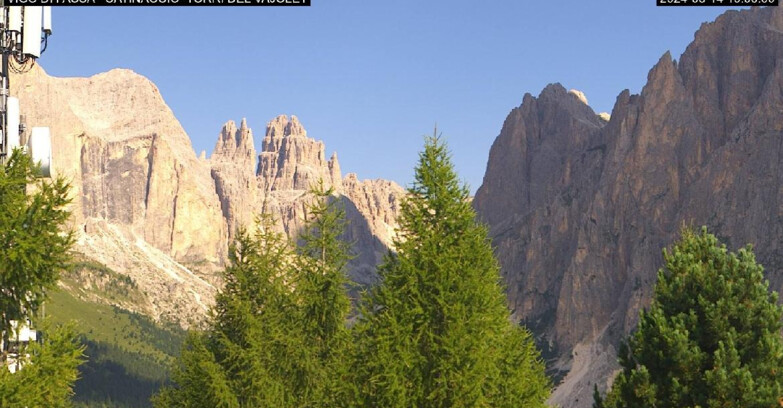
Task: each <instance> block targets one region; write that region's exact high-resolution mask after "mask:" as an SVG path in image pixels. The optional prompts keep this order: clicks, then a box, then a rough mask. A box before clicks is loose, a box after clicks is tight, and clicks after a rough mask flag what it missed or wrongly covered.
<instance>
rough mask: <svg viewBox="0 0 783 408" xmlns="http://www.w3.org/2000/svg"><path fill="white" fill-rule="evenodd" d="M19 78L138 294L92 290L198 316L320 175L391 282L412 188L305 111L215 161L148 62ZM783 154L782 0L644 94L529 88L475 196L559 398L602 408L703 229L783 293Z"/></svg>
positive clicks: (87, 249)
mask: <svg viewBox="0 0 783 408" xmlns="http://www.w3.org/2000/svg"><path fill="white" fill-rule="evenodd" d="M11 84H12V94H14V95H18V96H19V98H20V100H21V107H22V113H23V114H25V115H26V122H27V123H28V125H29V126H40V125H48V126H49V127H50V128H51V129H52V134H53V135H54V141H53V151H54V166H55V168H56V171H57V172H58V173H59V174H61V175H63V176H65V177H67V178H68V179H69V180H71V182H72V185H73V198H74V200H73V203H72V209H73V217H72V221H71V222H72V227H73V229H74V230H75V231H76V232H77V236H78V244H77V251H78V252H80V253H81V254H83V255H80V256H83V257H85V259H87V261H88V262H90V263H92V264H95V265H101V267H105V268H108V269H109V270H111V271H114V272H113V273H116V274H119V275H121V276H126V277H127V278H128V279H130V281H131V282H133V285H134V288H136V289H134V290H135V292H134V293H135V294H136V295H134V296H133V300H132V301H131V300H128V299H127V298H124V297H119V298H114V299H111V298H109V297H106V296H101V295H100V291H98V292H95V291H93V292H90V293H92V294H91V295H87V294H85V293H83V292H80V291H79V290H78V289H79V288H76V287H74V285H76V286H78V284H73V281H71V284H69V285H65V284H64V287H66V289H67V290H70V292H71V293H72V294H73V295H74V296H78V297H80V298H82V300H87V301H92V302H99V303H108V304H111V305H113V306H116V307H120V308H123V309H126V310H129V311H131V312H136V313H139V314H143V315H146V316H149V317H151V318H152V319H153V320H155V321H157V322H174V323H177V324H179V325H181V326H183V327H190V326H193V325H196V326H197V325H198V324H200V322H202V321H203V319H204V318H205V317H206V315H207V309H208V307H209V305H210V304H211V302H212V300H213V297H214V294H215V291H216V288H219V287H220V284H221V282H220V277H219V276H220V275H219V271H220V270H221V269H222V268H223V267H224V266H225V264H226V262H227V253H228V247H229V244H230V242H231V239H232V238H233V236H234V234H235V232H236V231H237V228H239V227H247V228H252V226H253V220H254V217H255V216H256V215H257V214H259V213H261V212H267V213H270V214H273V216H274V217H276V219H277V220H278V223H277V225H278V227H279V228H280V230H281V231H284V232H286V233H287V234H288V235H289V236H291V237H294V236H295V235H296V233H297V231H298V230H299V229H300V228H301V226H302V223H303V220H304V218H305V217H306V203H307V201H308V200H309V198H310V197H311V196H310V194H309V193H308V190H309V188H310V187H311V186H312V185H313V183H315V182H317V181H319V180H320V181H323V183H324V184H325V185H326V186H327V187H333V188H334V190H335V197H336V198H338V199H340V200H341V201H342V202H343V203H344V207H345V209H346V211H347V214H348V219H349V220H350V223H349V227H348V230H347V231H346V234H345V235H346V237H345V238H347V239H348V240H350V241H351V242H354V243H355V254H356V258H355V259H354V260H353V261H352V264H351V266H350V274H351V278H352V279H353V280H354V281H356V282H358V283H360V284H364V285H369V284H373V283H374V282H376V280H377V275H376V274H375V272H374V270H375V265H376V264H377V263H378V262H379V261H380V260H381V257H382V256H383V254H384V253H386V251H388V250H389V249H392V248H391V243H392V239H393V237H394V228H395V227H396V225H397V224H396V217H397V216H398V215H399V204H400V201H401V200H402V199H403V197H404V194H405V192H404V190H403V189H402V188H401V187H400V186H399V185H397V184H396V183H394V182H390V181H385V180H360V179H359V178H358V177H357V176H356V175H355V174H350V173H349V174H343V173H342V171H341V169H340V165H339V162H338V159H337V155H336V154H332V155H331V156H329V159H327V155H326V149H325V145H324V143H323V142H319V141H316V140H314V139H312V138H310V137H309V136H308V135H307V132H306V131H305V129H304V127H303V125H302V124H301V123H300V122H299V120H298V119H297V118H296V117H295V116H290V117H289V116H278V117H276V118H274V119H272V120H271V121H270V122H269V123H268V124H267V125H266V127H265V132H264V136H263V138H262V139H261V141H260V146H261V148H260V149H259V150H256V145H257V141H256V140H255V138H254V136H253V132H252V130H251V128H250V126H249V125H248V124H247V123H246V121H245V120H242V121H240V123H239V125H237V124H236V122H234V121H227V122H226V123H225V124H224V125H223V126H222V128H221V129H215V131H216V134H217V137H216V144H215V149H214V151H213V152H212V154H211V155H210V156H209V157H206V155H205V154H202V155H201V156H200V157H197V156H196V154H195V152H194V151H193V147H192V145H191V143H190V140H189V138H188V136H187V134H186V133H185V131H184V130H183V128H182V126H181V125H180V124H179V122H178V121H177V120H176V118H175V117H174V115H173V113H172V112H171V110H170V109H169V108H168V107H167V106H166V104H165V102H164V100H163V98H162V96H161V95H160V92H159V91H158V89H157V88H156V87H155V85H154V84H152V83H151V82H150V81H149V80H147V79H146V78H144V77H142V76H140V75H138V74H136V73H133V72H131V71H129V70H122V69H117V70H112V71H109V72H107V73H103V74H98V75H95V76H93V77H90V78H54V77H51V76H49V75H47V74H46V73H45V72H44V71H43V69H41V68H40V67H37V66H36V67H34V68H33V69H32V70H30V71H29V72H27V73H25V74H22V75H15V76H14V77H13V78H12V81H11ZM379 154H380V153H379ZM781 164H783V11H781V10H779V8H778V7H768V8H752V9H750V10H742V11H729V12H726V13H725V14H723V15H722V16H720V17H719V18H718V19H717V20H716V21H714V22H711V23H705V24H704V25H702V27H701V28H700V29H699V30H698V31H697V32H696V34H695V36H694V40H693V42H692V43H691V44H690V45H689V46H688V48H687V49H686V51H685V52H684V53H683V55H682V56H681V57H680V59H679V61H677V60H674V59H673V58H672V56H671V55H670V54H669V53H665V54H663V56H662V57H661V58H660V60H659V61H658V63H657V64H656V65H655V66H654V67H653V68H652V69H651V70H650V72H649V74H648V79H647V83H646V85H645V86H644V88H643V89H642V91H641V93H640V94H631V93H630V92H629V91H628V90H625V91H623V92H621V93H620V94H619V95H618V97H617V100H616V103H615V105H614V108H613V109H612V112H611V114H598V113H596V112H594V111H593V109H592V108H591V107H590V106H589V105H588V104H587V99H586V98H585V97H584V95H582V94H581V93H580V92H578V91H573V90H572V91H568V90H567V89H566V88H565V87H563V86H561V85H559V84H551V85H549V86H547V87H546V88H545V89H544V90H543V91H541V93H540V94H539V95H538V96H532V95H531V94H526V95H525V96H524V97H523V98H522V103H521V105H520V106H519V107H517V108H514V109H513V110H512V111H511V113H510V114H509V115H508V117H507V118H506V120H505V122H504V123H503V124H502V128H501V130H500V134H499V136H497V138H496V140H495V142H494V144H493V145H492V148H491V150H490V152H489V159H488V163H487V170H486V173H485V176H484V180H483V183H482V185H481V187H480V188H479V189H478V192H477V194H476V196H475V198H474V201H473V205H474V207H475V209H476V211H477V213H478V216H479V218H480V220H482V221H483V222H486V223H487V224H488V225H489V228H490V235H491V238H492V240H493V245H494V247H495V251H496V255H497V257H498V259H499V261H500V263H501V266H502V274H503V279H504V283H505V285H506V288H507V293H508V301H509V307H510V308H511V309H512V311H513V316H514V318H515V319H518V320H519V321H520V322H521V323H524V324H526V325H527V326H528V327H529V328H530V329H531V330H532V331H533V333H534V334H535V336H536V338H537V339H538V344H539V346H540V347H541V348H542V351H543V355H544V357H545V358H546V359H547V362H548V366H549V368H550V373H551V374H553V377H554V378H555V382H556V385H557V387H556V389H555V391H554V393H553V396H552V398H551V402H553V403H556V404H559V405H560V406H562V407H564V408H570V407H588V406H590V405H591V404H592V398H591V395H592V391H593V386H594V385H597V386H598V388H599V390H605V389H606V388H607V386H608V385H609V383H610V382H611V378H612V377H613V373H614V372H615V370H617V368H618V365H617V363H616V354H617V346H618V344H619V342H620V341H621V340H622V339H623V338H624V336H626V335H627V334H628V333H629V332H630V331H631V330H633V328H634V326H635V324H636V322H637V318H638V313H639V311H640V309H641V308H643V307H644V306H645V305H647V304H649V301H650V297H651V294H652V288H653V285H654V284H655V279H656V272H657V270H658V268H660V267H661V265H662V256H661V250H662V248H665V247H667V246H669V245H671V243H672V242H673V241H674V240H675V239H676V238H677V236H678V232H679V231H680V229H681V228H682V227H683V226H700V225H706V226H707V227H708V228H709V229H710V230H711V231H712V232H713V233H715V234H716V235H717V236H718V237H719V238H720V239H721V240H722V241H723V242H724V243H726V244H727V245H728V246H729V247H730V248H731V249H736V248H738V247H740V246H744V245H745V244H746V243H751V244H753V245H754V249H755V252H756V254H757V257H758V259H759V261H760V262H761V263H762V264H763V265H765V266H766V269H767V276H768V278H769V280H770V282H771V287H772V289H774V290H778V291H780V289H782V288H783V273H781V272H780V268H781V267H783V252H782V251H783V247H781V245H783V166H782V165H781ZM94 269H95V268H94ZM97 269H98V270H99V269H100V267H97ZM110 276H114V275H110ZM76 281H77V282H82V283H85V282H88V283H89V282H94V280H89V279H87V280H85V279H82V280H78V279H77V280H76ZM96 293H97V294H96Z"/></svg>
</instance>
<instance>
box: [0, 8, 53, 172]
mask: <svg viewBox="0 0 783 408" xmlns="http://www.w3.org/2000/svg"><path fill="white" fill-rule="evenodd" d="M1 3H2V2H0V4H1ZM51 34H52V8H51V6H2V16H0V52H2V62H1V65H2V67H0V164H3V165H4V164H5V162H6V161H7V160H8V158H9V157H10V156H11V153H13V150H14V149H15V148H18V147H23V148H25V147H26V151H27V153H28V154H30V155H31V156H32V157H33V161H35V162H38V163H40V165H41V173H42V174H41V176H43V177H49V175H50V173H51V138H50V137H49V129H48V128H33V129H32V132H31V133H32V134H31V135H30V137H29V138H25V136H26V132H25V130H26V126H25V123H23V122H22V121H21V117H20V110H19V99H17V98H15V97H13V96H11V94H10V90H11V73H12V72H13V73H24V72H27V71H29V70H30V69H31V68H32V67H33V65H34V64H35V60H36V59H38V57H40V56H41V53H42V52H44V51H45V50H46V46H47V43H48V40H49V36H50V35H51ZM24 139H27V140H24ZM23 142H24V143H23Z"/></svg>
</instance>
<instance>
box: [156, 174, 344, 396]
mask: <svg viewBox="0 0 783 408" xmlns="http://www.w3.org/2000/svg"><path fill="white" fill-rule="evenodd" d="M331 193H332V192H331V191H324V190H323V189H319V190H315V191H313V194H314V203H313V204H311V205H309V206H308V207H307V208H308V213H309V217H308V219H307V220H306V224H305V228H304V231H303V232H302V233H301V234H300V236H299V241H300V245H298V246H297V247H296V248H292V246H291V244H290V243H289V242H288V241H287V239H285V237H283V236H282V234H280V233H277V232H275V231H274V226H273V223H272V220H271V219H270V218H269V217H261V219H260V221H259V228H258V229H257V231H256V232H255V233H253V234H250V233H248V232H246V231H243V230H240V231H239V233H238V234H237V239H236V242H235V244H234V245H232V248H231V251H230V254H231V255H230V261H231V265H230V266H229V267H228V268H227V269H226V270H225V273H224V280H225V282H226V284H225V288H224V289H223V291H221V293H220V294H219V295H218V296H217V298H216V305H215V307H214V309H213V313H212V317H211V321H210V324H209V328H208V329H207V330H206V331H205V332H202V333H197V332H192V333H190V335H189V338H188V340H187V341H186V343H185V346H184V347H183V351H182V355H181V358H180V359H179V362H178V364H177V366H176V367H175V368H174V370H173V374H172V378H173V381H174V383H175V384H176V386H173V387H167V388H164V389H163V390H162V391H161V393H160V394H159V395H157V396H156V397H155V398H154V400H153V402H154V405H155V406H157V407H204V408H206V407H226V408H233V407H281V408H285V407H291V408H294V407H295V408H301V407H325V406H334V404H335V403H336V402H335V401H337V399H338V397H337V394H336V393H337V391H338V390H339V387H338V385H339V380H340V375H336V376H335V375H333V374H334V373H335V372H338V371H339V370H341V368H340V367H344V366H345V364H344V363H343V361H344V358H343V356H342V353H343V349H344V347H346V345H347V340H348V335H347V329H346V327H345V322H346V317H347V314H348V311H349V310H350V301H349V300H348V297H347V292H346V288H345V283H346V278H345V271H344V268H345V265H346V263H347V260H348V255H347V251H348V249H347V246H346V244H344V243H342V241H340V240H339V236H340V235H341V234H342V228H343V221H342V219H343V215H342V212H341V211H340V210H339V208H337V207H336V202H335V201H334V200H332V197H331Z"/></svg>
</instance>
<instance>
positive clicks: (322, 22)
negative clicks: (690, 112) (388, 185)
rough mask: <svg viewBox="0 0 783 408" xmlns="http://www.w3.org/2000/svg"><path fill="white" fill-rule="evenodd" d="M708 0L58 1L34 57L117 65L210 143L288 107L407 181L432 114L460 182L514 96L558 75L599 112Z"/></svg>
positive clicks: (689, 31)
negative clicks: (48, 33) (674, 3)
mask: <svg viewBox="0 0 783 408" xmlns="http://www.w3.org/2000/svg"><path fill="white" fill-rule="evenodd" d="M726 9H727V8H723V7H701V8H691V7H656V6H655V0H598V1H584V0H558V1H545V0H544V1H542V0H539V1H528V0H491V1H477V0H429V1H422V0H418V1H417V0H386V1H381V0H373V1H370V0H313V5H312V6H311V7H280V8H277V7H86V8H85V7H60V8H55V9H54V12H53V24H54V35H53V36H52V37H51V38H50V41H49V49H48V50H47V51H46V53H44V54H43V56H42V58H41V59H40V63H41V65H42V66H43V67H44V68H45V69H46V70H47V71H48V72H49V74H51V75H54V76H89V75H92V74H96V73H99V72H103V71H107V70H110V69H112V68H116V67H122V68H130V69H132V70H134V71H136V72H138V73H140V74H142V75H144V76H146V77H148V78H150V79H151V80H152V81H153V82H155V84H157V86H158V87H159V88H160V90H161V93H162V94H163V97H164V99H165V100H166V102H167V103H168V105H169V106H170V107H171V109H172V110H173V111H174V113H175V114H176V116H177V118H178V119H179V120H180V122H181V123H182V125H183V126H184V128H185V130H186V131H187V132H188V134H189V135H190V137H191V139H192V141H193V146H194V149H195V150H196V151H197V152H200V151H201V150H206V151H207V154H210V153H211V152H212V149H213V147H214V145H215V141H216V139H217V134H218V132H219V130H220V127H221V125H222V124H223V123H224V122H226V121H227V120H229V119H233V120H235V121H239V120H240V119H241V118H243V117H246V118H247V120H248V123H249V125H250V126H251V127H252V128H253V130H254V132H255V134H256V148H257V149H260V147H261V138H262V137H263V133H264V128H265V125H266V122H267V121H269V120H270V119H272V118H273V117H275V116H277V115H279V114H289V115H290V114H295V115H297V116H298V117H299V119H300V120H301V121H302V123H303V124H304V126H305V128H306V129H307V131H308V133H309V135H310V136H311V137H315V138H316V139H320V140H323V141H324V142H325V143H326V148H327V157H328V155H330V154H331V152H332V151H337V152H338V155H339V158H340V164H341V166H342V169H343V172H355V173H358V175H359V177H360V178H385V179H391V180H395V181H397V182H399V183H400V184H403V185H408V184H409V183H410V182H411V180H412V168H413V166H414V165H415V162H416V158H417V153H418V151H419V149H420V148H421V146H422V142H423V138H422V136H423V135H425V134H429V133H431V132H432V129H433V126H434V125H435V124H436V123H437V125H438V128H439V130H440V131H441V132H442V133H443V135H444V136H445V137H446V138H447V140H448V142H449V144H450V147H451V150H452V152H453V155H454V161H455V163H456V166H457V170H458V171H459V173H460V176H461V177H462V178H463V179H464V180H465V181H466V182H468V183H469V185H470V187H471V190H472V191H475V190H476V189H477V188H478V186H479V185H480V184H481V180H482V178H483V175H484V170H485V168H486V161H487V157H488V154H489V148H490V146H491V144H492V141H493V140H494V139H495V137H496V136H497V135H498V133H499V131H500V128H501V126H502V124H503V120H504V119H505V117H506V115H507V114H508V113H509V111H510V110H511V109H512V108H514V107H516V106H518V105H519V104H520V103H521V101H522V97H523V95H524V94H525V93H526V92H530V93H532V94H534V95H537V94H538V93H539V92H540V91H541V89H542V88H543V87H544V86H546V84H548V83H551V82H560V83H562V84H563V85H564V86H565V87H566V88H569V89H570V88H576V89H579V90H582V91H583V92H585V94H586V95H587V98H588V99H589V101H590V105H591V106H593V108H594V109H595V110H596V112H601V111H611V108H612V106H613V104H614V101H615V98H616V96H617V94H618V93H619V92H620V91H622V90H623V89H625V88H628V89H630V90H631V92H635V93H636V92H639V91H640V90H641V87H642V86H643V85H644V83H645V81H646V78H647V72H648V71H649V69H650V68H651V67H652V66H653V64H654V63H655V62H656V61H657V60H658V58H659V57H660V56H661V55H662V54H663V53H664V52H665V51H667V50H671V51H672V55H673V56H674V57H675V58H678V57H679V55H680V54H681V53H682V52H683V51H684V49H685V47H686V45H687V44H688V43H689V42H690V41H691V40H692V39H693V33H694V32H695V31H696V30H697V29H698V28H699V25H700V24H701V23H702V22H705V21H711V20H712V19H714V18H715V17H716V16H717V15H718V14H720V13H721V12H723V11H725V10H726Z"/></svg>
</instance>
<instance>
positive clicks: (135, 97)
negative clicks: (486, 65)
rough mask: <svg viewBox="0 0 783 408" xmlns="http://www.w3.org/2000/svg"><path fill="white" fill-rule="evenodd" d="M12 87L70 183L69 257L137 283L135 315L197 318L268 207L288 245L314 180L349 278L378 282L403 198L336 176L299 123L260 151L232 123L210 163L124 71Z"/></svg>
mask: <svg viewBox="0 0 783 408" xmlns="http://www.w3.org/2000/svg"><path fill="white" fill-rule="evenodd" d="M11 83H12V93H13V94H14V95H17V96H18V97H19V98H20V101H21V106H22V113H23V114H24V115H26V122H27V124H28V127H32V126H49V127H50V128H51V130H52V135H53V148H52V150H53V161H54V166H55V171H56V173H57V174H59V175H62V176H65V177H66V178H67V179H68V180H70V181H71V184H72V196H73V202H72V204H71V208H72V211H73V216H72V219H71V224H72V227H73V229H74V230H75V231H76V232H77V236H78V244H77V250H78V251H80V252H83V253H84V254H85V255H87V256H88V257H90V258H92V259H94V260H96V261H98V262H100V263H102V264H105V265H106V266H108V267H109V268H112V269H114V270H115V271H117V272H120V273H123V274H127V275H129V276H130V277H132V278H133V279H134V281H135V282H136V283H137V284H138V285H139V288H140V290H141V292H142V293H146V294H147V297H148V298H147V299H145V301H143V302H141V303H140V304H139V305H137V307H136V309H137V310H136V311H139V312H142V313H146V314H148V315H150V316H152V317H154V318H156V319H165V320H173V321H177V322H180V323H182V324H183V325H184V326H188V325H192V324H197V323H198V322H200V321H202V320H203V318H204V317H205V316H206V311H207V309H208V307H209V306H210V305H211V304H212V302H213V299H214V294H215V292H216V290H217V288H219V287H220V284H221V282H220V278H219V271H220V270H221V269H222V268H223V266H224V265H225V262H226V261H227V253H228V246H229V243H230V242H231V239H232V238H233V236H234V234H235V232H236V230H237V229H238V228H240V227H243V226H244V227H248V228H252V227H253V225H254V219H255V217H256V215H257V214H258V213H259V212H261V211H267V212H270V213H272V214H273V215H274V216H275V217H276V219H277V222H278V225H279V227H280V229H281V230H282V231H285V232H287V233H288V234H290V235H291V236H292V237H294V236H295V235H296V234H297V233H298V231H299V230H300V229H301V226H302V225H303V220H304V217H305V203H306V202H307V200H308V199H309V198H310V196H309V194H308V191H309V189H310V187H311V186H312V185H313V183H317V182H318V181H319V180H323V181H324V183H325V185H326V186H327V187H330V186H332V187H334V189H335V199H338V200H341V201H342V203H343V206H344V208H345V210H346V213H347V214H348V219H349V224H348V225H349V227H348V229H347V231H346V238H347V239H350V240H351V242H354V243H355V245H354V252H355V255H356V258H355V259H354V260H353V261H352V263H351V265H350V271H349V272H350V274H351V276H352V277H353V278H354V279H355V280H356V281H358V282H361V283H370V282H373V281H375V277H376V275H375V265H376V263H377V262H379V261H380V260H381V258H382V254H384V253H385V252H386V251H387V250H388V248H389V246H390V245H391V241H392V237H393V231H394V228H395V227H396V221H395V220H396V217H397V214H398V210H399V200H400V199H401V197H402V196H403V194H404V190H403V189H402V188H400V187H399V186H398V185H396V184H394V183H391V182H387V181H383V180H374V181H359V180H358V179H357V178H356V176H355V175H348V176H346V177H345V179H343V177H342V174H341V171H340V166H339V163H338V162H337V156H336V154H333V155H332V157H331V159H329V160H325V149H324V144H323V142H319V141H315V140H314V139H311V138H309V137H308V136H307V133H306V132H305V130H304V127H303V126H302V125H301V124H300V123H299V121H298V119H297V118H296V117H290V118H289V117H286V116H280V117H277V118H275V119H274V120H272V121H271V122H270V123H269V124H268V125H267V127H266V133H265V136H264V138H263V140H262V143H261V151H260V153H259V152H257V151H256V150H255V146H256V145H255V141H254V139H253V132H252V130H251V129H250V127H249V126H248V124H247V123H246V121H245V120H242V121H241V123H240V125H239V126H237V125H236V123H234V122H232V121H229V122H227V123H226V124H225V125H224V126H223V127H222V129H220V131H219V132H218V138H217V139H218V140H217V142H216V145H215V150H214V152H213V153H212V155H211V157H210V158H207V157H206V155H205V154H202V156H201V157H200V158H198V157H196V155H195V152H194V151H193V147H192V145H191V142H190V139H189V138H188V136H187V134H186V133H185V131H184V130H183V128H182V126H181V125H180V123H179V122H178V121H177V119H176V118H175V117H174V115H173V113H172V111H171V110H170V109H169V107H168V106H167V105H166V103H165V102H164V100H163V98H162V96H161V94H160V92H159V91H158V89H157V88H156V87H155V85H154V84H153V83H152V82H150V81H149V80H148V79H146V78H144V77H142V76H141V75H138V74H136V73H134V72H132V71H129V70H122V69H116V70H112V71H109V72H106V73H102V74H98V75H95V76H93V77H90V78H54V77H50V76H48V75H47V74H46V73H45V72H44V71H43V70H42V69H41V68H40V67H38V66H35V67H33V69H32V70H30V71H29V72H27V73H24V74H21V75H15V76H14V77H13V78H12V81H11Z"/></svg>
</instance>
